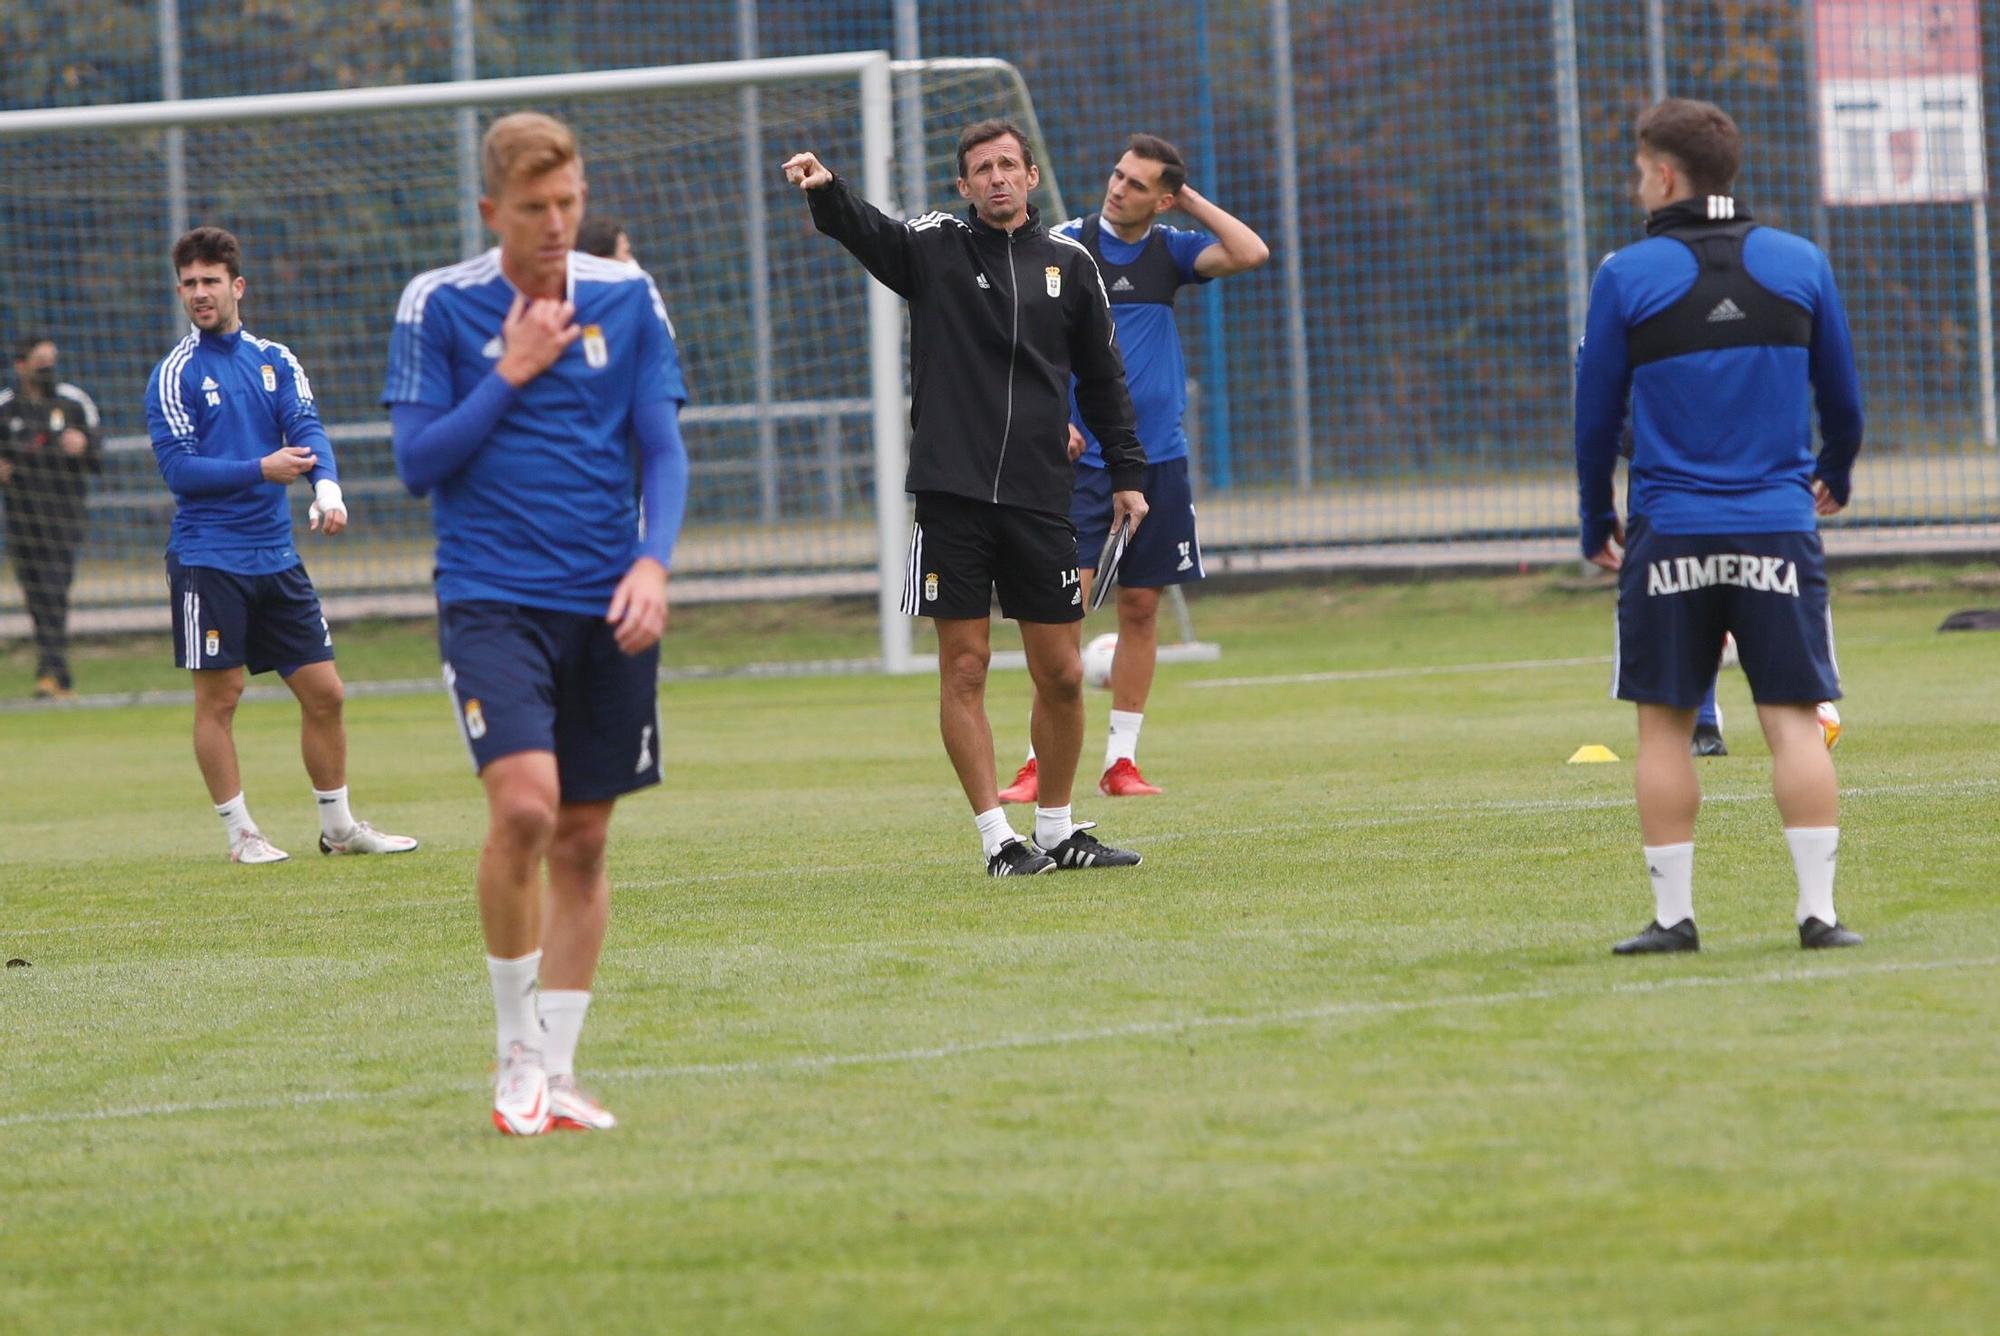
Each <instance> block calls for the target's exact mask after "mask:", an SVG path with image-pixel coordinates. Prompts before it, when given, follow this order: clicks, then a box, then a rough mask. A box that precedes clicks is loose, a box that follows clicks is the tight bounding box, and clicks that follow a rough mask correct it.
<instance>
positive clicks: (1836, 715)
mask: <svg viewBox="0 0 2000 1336" xmlns="http://www.w3.org/2000/svg"><path fill="white" fill-rule="evenodd" d="M1089 673H1090V669H1089V668H1088V667H1086V668H1085V669H1084V674H1085V675H1086V676H1088V675H1089ZM1819 735H1820V736H1821V737H1823V738H1825V739H1826V749H1827V750H1828V751H1832V750H1833V747H1834V744H1835V743H1837V742H1839V741H1840V711H1839V710H1836V709H1834V708H1833V702H1832V701H1830V700H1823V701H1821V702H1820V703H1819Z"/></svg>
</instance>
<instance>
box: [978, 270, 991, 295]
mask: <svg viewBox="0 0 2000 1336" xmlns="http://www.w3.org/2000/svg"><path fill="white" fill-rule="evenodd" d="M978 283H979V286H980V287H982V288H985V289H986V290H987V291H988V292H991V291H992V290H993V285H992V284H991V283H988V282H987V281H986V275H984V274H980V275H979V276H978Z"/></svg>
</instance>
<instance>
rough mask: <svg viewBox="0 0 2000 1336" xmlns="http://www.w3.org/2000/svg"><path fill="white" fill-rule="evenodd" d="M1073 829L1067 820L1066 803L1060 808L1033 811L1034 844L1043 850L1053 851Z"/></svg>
mask: <svg viewBox="0 0 2000 1336" xmlns="http://www.w3.org/2000/svg"><path fill="white" fill-rule="evenodd" d="M1075 828H1076V827H1075V825H1074V823H1072V822H1071V821H1070V819H1069V804H1068V803H1064V804H1063V805H1062V806H1061V807H1037V808H1036V809H1035V843H1036V844H1039V845H1040V846H1041V847H1042V848H1044V849H1053V848H1055V847H1056V846H1057V845H1058V844H1061V843H1062V842H1063V841H1064V840H1066V839H1068V838H1069V833H1070V831H1072V830H1074V829H1075Z"/></svg>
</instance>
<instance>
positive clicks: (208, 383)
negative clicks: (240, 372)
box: [201, 376, 222, 390]
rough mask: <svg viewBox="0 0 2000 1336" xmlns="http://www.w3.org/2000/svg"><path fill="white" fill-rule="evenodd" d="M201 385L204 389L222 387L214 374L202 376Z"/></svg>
mask: <svg viewBox="0 0 2000 1336" xmlns="http://www.w3.org/2000/svg"><path fill="white" fill-rule="evenodd" d="M201 387H202V388H203V389H204V390H219V389H221V388H222V387H221V386H220V385H217V384H216V383H215V377H213V376H203V377H202V378H201Z"/></svg>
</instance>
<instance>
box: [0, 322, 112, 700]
mask: <svg viewBox="0 0 2000 1336" xmlns="http://www.w3.org/2000/svg"><path fill="white" fill-rule="evenodd" d="M103 461H104V433H103V431H102V429H101V427H100V419H99V418H98V415H97V405H96V404H95V403H94V402H92V400H91V398H90V396H89V395H87V394H85V393H84V392H83V391H82V390H80V389H78V388H77V387H76V386H74V385H71V384H69V383H67V382H65V381H62V380H59V379H57V376H56V342H55V340H54V339H52V338H50V337H49V336H48V335H46V334H39V333H37V334H30V335H28V336H27V337H25V338H23V339H21V340H20V342H18V343H17V344H15V345H14V383H13V384H11V385H8V386H6V387H4V388H0V492H4V494H5V496H6V498H7V555H8V556H9V558H11V559H12V561H13V565H14V575H15V578H16V579H18V580H19V581H20V582H21V594H22V597H23V598H24V599H25V601H26V602H27V605H28V616H29V618H30V620H32V621H33V622H34V626H35V695H36V696H38V697H41V698H42V699H45V700H67V699H69V698H71V697H73V696H74V695H75V694H76V692H75V691H74V690H73V689H72V684H71V681H70V673H69V587H70V583H71V581H72V580H74V579H75V577H76V553H77V549H78V548H79V547H80V546H82V544H83V515H84V495H85V493H86V492H87V491H88V490H89V486H90V475H91V474H93V473H98V472H101V471H102V470H103V467H104V462H103Z"/></svg>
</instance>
